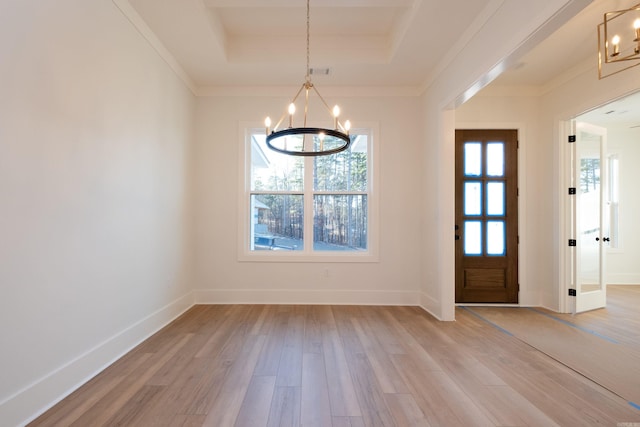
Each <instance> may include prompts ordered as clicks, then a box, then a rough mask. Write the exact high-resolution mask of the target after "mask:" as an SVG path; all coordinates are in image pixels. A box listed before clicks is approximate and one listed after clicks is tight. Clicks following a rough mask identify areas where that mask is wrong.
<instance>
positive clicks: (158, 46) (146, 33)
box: [112, 0, 198, 95]
mask: <svg viewBox="0 0 640 427" xmlns="http://www.w3.org/2000/svg"><path fill="white" fill-rule="evenodd" d="M112 1H113V4H114V5H115V6H116V7H117V8H118V9H119V10H120V12H122V14H123V15H124V16H125V17H126V18H127V19H128V20H129V22H130V23H131V25H133V27H134V28H135V29H136V30H137V31H138V32H139V33H140V35H141V36H142V37H144V38H145V40H147V42H148V43H149V44H150V45H151V47H152V48H153V49H154V50H155V51H156V52H157V53H158V55H160V57H161V58H162V59H163V60H164V61H165V62H166V63H167V65H168V66H169V68H171V69H172V70H173V72H174V73H175V74H176V75H177V76H178V77H179V78H180V80H182V82H183V83H184V84H185V85H186V86H187V87H188V88H189V89H190V90H191V93H193V94H194V95H197V93H198V87H197V85H196V84H195V82H194V81H193V80H192V79H191V77H189V75H188V74H187V73H186V72H185V71H184V69H183V68H182V66H181V65H180V64H179V63H178V61H177V60H176V58H175V57H174V56H173V55H172V54H171V52H169V50H168V49H167V48H166V47H165V45H164V44H163V43H162V42H161V41H160V39H159V38H158V37H157V36H156V35H155V33H154V32H153V30H151V28H149V26H148V25H147V24H146V23H145V22H144V20H143V19H142V17H141V16H140V15H139V14H138V12H137V11H136V10H135V9H134V8H133V6H131V3H129V1H128V0H112Z"/></svg>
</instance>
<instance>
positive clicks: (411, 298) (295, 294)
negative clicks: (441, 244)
mask: <svg viewBox="0 0 640 427" xmlns="http://www.w3.org/2000/svg"><path fill="white" fill-rule="evenodd" d="M195 301H196V304H285V305H291V304H299V305H408V306H417V305H418V301H419V293H418V292H414V291H375V290H374V291H356V290H333V289H332V290H291V289H269V290H263V289H199V290H196V291H195Z"/></svg>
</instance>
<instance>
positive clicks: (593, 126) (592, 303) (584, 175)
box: [570, 92, 640, 312]
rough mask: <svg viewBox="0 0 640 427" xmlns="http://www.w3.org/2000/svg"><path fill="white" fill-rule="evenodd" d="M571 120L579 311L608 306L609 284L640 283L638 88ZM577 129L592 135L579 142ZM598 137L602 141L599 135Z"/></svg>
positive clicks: (639, 110) (579, 132)
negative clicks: (573, 123) (574, 127)
mask: <svg viewBox="0 0 640 427" xmlns="http://www.w3.org/2000/svg"><path fill="white" fill-rule="evenodd" d="M574 120H575V121H576V139H577V141H576V143H577V144H576V148H575V150H576V152H577V156H576V158H575V162H576V163H575V164H574V175H575V185H576V187H577V188H576V192H577V196H578V197H577V198H576V200H575V212H574V213H573V220H574V221H575V224H576V228H578V227H582V232H580V230H576V231H575V232H574V236H576V245H577V246H576V248H575V251H574V261H573V264H574V266H573V269H574V276H573V277H574V278H573V282H574V284H575V286H576V301H575V306H573V307H572V308H571V310H570V311H573V312H582V311H587V310H592V309H596V308H599V307H605V306H606V288H607V286H608V285H638V284H640V266H638V263H637V254H638V253H639V251H640V225H638V224H637V221H635V217H634V216H635V215H634V213H635V212H638V211H640V192H638V191H637V188H636V186H635V185H636V183H637V182H639V180H640V170H639V169H638V168H637V166H636V165H637V162H638V161H640V142H639V141H640V92H639V93H635V94H632V95H629V96H626V97H624V98H621V99H618V100H615V101H612V102H610V103H608V104H606V105H603V106H601V107H598V108H595V109H593V110H591V111H589V112H587V113H584V114H582V115H580V116H578V117H576V118H575V119H574ZM581 129H582V130H583V131H581ZM585 130H586V133H585ZM581 133H582V135H583V136H587V135H589V134H590V135H591V136H587V138H586V140H585V141H583V144H582V148H581V146H580V145H579V144H580V142H581V141H580V134H581ZM598 135H600V136H598ZM602 138H604V141H605V143H604V144H601V143H600V142H599V141H598V139H602ZM598 144H600V145H601V150H598V147H597V146H598ZM598 151H600V152H598ZM587 186H588V188H587ZM585 190H586V191H585ZM580 196H582V199H583V200H580ZM596 219H599V220H600V224H599V225H598V226H597V227H595V226H593V224H594V223H595V222H594V221H595V220H596ZM590 223H591V225H589V224H590ZM589 231H591V233H589Z"/></svg>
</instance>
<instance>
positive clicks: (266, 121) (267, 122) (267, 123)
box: [264, 117, 271, 135]
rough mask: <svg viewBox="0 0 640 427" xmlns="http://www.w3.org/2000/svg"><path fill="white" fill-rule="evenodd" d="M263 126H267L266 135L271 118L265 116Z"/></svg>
mask: <svg viewBox="0 0 640 427" xmlns="http://www.w3.org/2000/svg"><path fill="white" fill-rule="evenodd" d="M264 127H266V128H267V135H269V128H270V127H271V118H270V117H267V118H266V119H264Z"/></svg>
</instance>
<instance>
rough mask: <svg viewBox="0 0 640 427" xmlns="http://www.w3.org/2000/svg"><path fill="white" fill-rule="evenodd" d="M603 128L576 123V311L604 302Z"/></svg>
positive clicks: (606, 235)
mask: <svg viewBox="0 0 640 427" xmlns="http://www.w3.org/2000/svg"><path fill="white" fill-rule="evenodd" d="M606 132H607V130H606V129H605V128H601V127H598V126H593V125H589V124H586V123H577V125H576V145H575V168H574V173H575V175H576V176H575V179H574V182H575V184H576V206H575V210H574V212H575V222H574V224H575V227H576V230H575V235H576V240H577V242H576V251H575V252H574V253H575V257H576V259H575V266H576V275H575V278H576V312H577V313H580V312H583V311H588V310H594V309H597V308H602V307H605V306H606V304H607V285H606V283H605V256H606V248H607V245H608V242H609V227H608V216H609V215H608V203H607V200H608V196H607V194H606V192H607V188H608V187H607V178H608V175H607V171H606V167H607V162H606V144H607V135H606Z"/></svg>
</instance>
